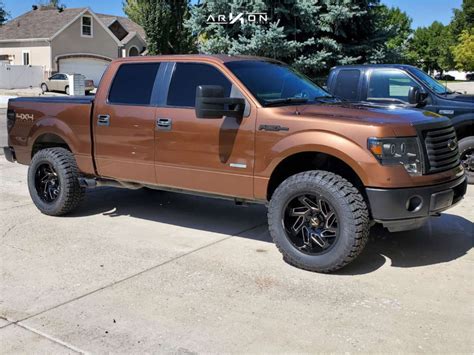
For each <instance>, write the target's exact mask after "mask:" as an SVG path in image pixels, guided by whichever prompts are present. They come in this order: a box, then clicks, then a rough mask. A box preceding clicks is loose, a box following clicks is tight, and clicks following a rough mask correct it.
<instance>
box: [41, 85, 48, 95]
mask: <svg viewBox="0 0 474 355" xmlns="http://www.w3.org/2000/svg"><path fill="white" fill-rule="evenodd" d="M41 91H42V92H43V93H45V92H48V85H46V84H45V83H43V84H41Z"/></svg>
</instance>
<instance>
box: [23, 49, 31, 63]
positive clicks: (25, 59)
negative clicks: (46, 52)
mask: <svg viewBox="0 0 474 355" xmlns="http://www.w3.org/2000/svg"><path fill="white" fill-rule="evenodd" d="M21 64H23V65H30V51H22V52H21Z"/></svg>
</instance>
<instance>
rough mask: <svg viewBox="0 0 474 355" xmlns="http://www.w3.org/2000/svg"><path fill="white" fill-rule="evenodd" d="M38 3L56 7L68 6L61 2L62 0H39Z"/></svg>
mask: <svg viewBox="0 0 474 355" xmlns="http://www.w3.org/2000/svg"><path fill="white" fill-rule="evenodd" d="M38 5H40V6H45V7H51V8H54V9H60V8H65V7H66V6H65V5H63V4H61V2H60V0H40V1H38Z"/></svg>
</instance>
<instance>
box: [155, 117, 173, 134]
mask: <svg viewBox="0 0 474 355" xmlns="http://www.w3.org/2000/svg"><path fill="white" fill-rule="evenodd" d="M171 124H172V121H171V118H158V119H157V120H156V128H157V129H160V130H164V131H169V130H171Z"/></svg>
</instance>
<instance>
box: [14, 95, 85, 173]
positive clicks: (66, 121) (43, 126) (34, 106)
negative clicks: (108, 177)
mask: <svg viewBox="0 0 474 355" xmlns="http://www.w3.org/2000/svg"><path fill="white" fill-rule="evenodd" d="M93 103H94V96H61V97H19V98H15V99H11V100H9V102H8V111H7V116H8V119H9V120H10V119H13V120H14V122H15V123H14V124H13V125H12V127H11V128H10V129H9V138H8V145H9V146H15V157H16V159H17V161H18V162H19V163H21V164H29V162H30V161H31V157H32V155H33V154H34V152H35V150H36V149H38V147H40V146H41V145H42V144H43V143H42V142H43V141H49V142H51V137H52V136H54V139H53V141H57V142H60V143H61V144H62V145H64V146H65V147H66V148H68V149H69V150H71V151H73V152H75V155H76V160H77V164H78V166H79V169H80V170H81V171H83V172H84V173H90V174H93V173H94V164H93V158H92V156H93V154H92V140H91V114H92V109H93ZM9 126H10V125H9Z"/></svg>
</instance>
